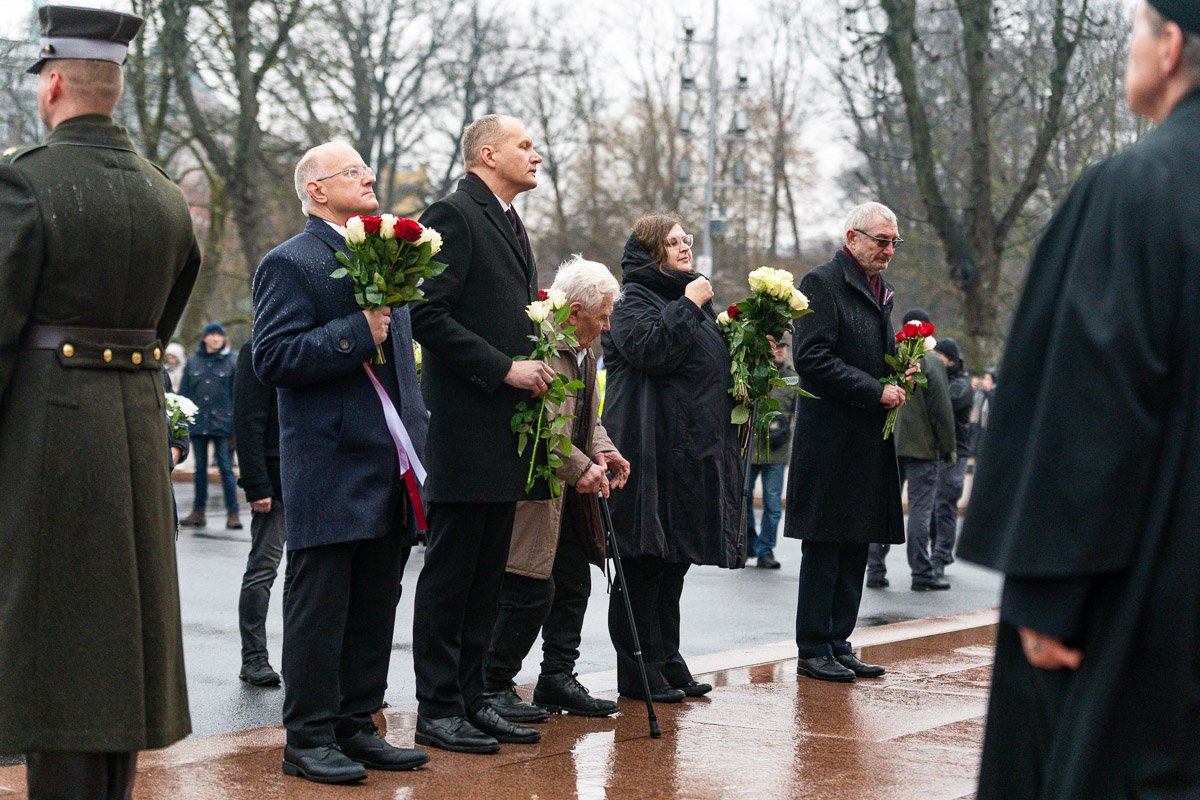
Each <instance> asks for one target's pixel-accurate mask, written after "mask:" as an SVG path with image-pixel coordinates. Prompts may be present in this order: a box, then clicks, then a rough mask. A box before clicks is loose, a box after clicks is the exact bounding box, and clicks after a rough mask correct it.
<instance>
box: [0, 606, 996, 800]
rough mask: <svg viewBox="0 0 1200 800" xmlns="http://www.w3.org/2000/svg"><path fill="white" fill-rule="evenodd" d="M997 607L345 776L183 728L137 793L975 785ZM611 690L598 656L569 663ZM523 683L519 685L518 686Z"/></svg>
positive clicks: (789, 791)
mask: <svg viewBox="0 0 1200 800" xmlns="http://www.w3.org/2000/svg"><path fill="white" fill-rule="evenodd" d="M995 618H996V615H995V612H994V611H981V612H973V613H965V614H959V615H955V616H950V617H940V618H933V619H926V620H918V621H912V622H902V623H896V624H891V625H883V626H877V627H874V628H870V629H866V630H860V631H858V632H856V634H855V642H856V644H857V645H858V649H859V654H860V656H861V657H862V658H863V659H864V660H866V661H868V662H875V663H880V664H883V665H885V666H886V667H887V668H888V673H887V675H886V676H884V677H883V678H881V679H877V680H865V679H860V680H858V681H855V682H854V683H852V684H833V683H824V682H820V681H815V680H811V679H809V678H803V677H797V676H796V674H795V659H794V657H789V656H790V655H791V654H790V653H789V652H788V648H789V647H792V645H790V644H789V643H788V642H780V643H777V644H768V645H761V646H755V647H747V648H741V649H738V650H733V651H726V652H721V653H713V654H710V655H706V656H698V657H695V658H692V659H690V662H691V666H692V671H693V672H694V673H696V676H697V678H698V679H700V680H706V681H708V682H711V683H712V684H713V685H714V686H715V687H716V688H715V689H714V690H713V692H712V694H710V695H709V696H708V697H707V698H702V699H693V700H688V701H686V702H684V703H682V704H679V705H658V706H656V712H657V714H658V718H659V721H660V724H661V725H662V729H663V735H662V737H661V738H660V739H651V738H650V736H649V733H648V730H647V725H646V711H645V705H644V704H642V703H638V702H634V701H629V700H621V701H620V706H621V710H620V713H619V714H618V715H617V716H616V717H615V718H611V719H600V720H595V719H585V718H580V717H553V718H551V719H550V720H549V721H547V722H546V723H544V724H542V725H540V726H539V727H540V728H541V730H542V732H543V738H542V741H541V742H539V743H538V744H535V745H504V746H502V748H501V751H500V753H499V754H496V755H487V756H478V755H463V754H456V753H446V752H443V751H440V750H430V751H429V752H430V756H431V761H430V763H429V764H427V765H426V766H425V767H423V768H422V769H420V770H418V771H416V772H407V773H387V772H376V771H372V772H371V773H370V776H369V778H368V779H367V781H365V782H363V783H361V784H358V785H356V786H354V787H328V786H319V785H317V784H312V783H308V782H306V781H303V780H300V779H297V778H289V777H286V776H284V775H283V774H282V772H281V769H280V761H281V751H282V745H283V731H282V729H281V728H279V727H271V728H259V729H255V730H248V731H241V732H235V733H227V734H219V735H213V736H198V737H196V736H194V737H191V738H189V739H186V740H184V741H183V742H180V743H178V744H177V745H175V746H173V747H171V748H168V749H166V750H163V751H157V752H153V753H146V754H143V756H142V758H141V761H140V764H139V766H140V769H141V772H140V774H139V777H138V784H137V789H136V791H135V792H134V797H135V798H138V800H146V799H148V798H170V800H193V799H195V800H200V799H201V798H204V799H205V800H207V799H208V798H267V799H270V798H289V800H302V798H334V797H354V798H363V799H364V800H365V799H368V798H370V799H372V800H373V799H374V798H403V799H404V800H421V799H422V798H424V799H426V800H433V799H434V798H464V799H468V800H469V799H470V798H528V800H550V799H551V798H553V799H554V800H558V799H560V798H564V799H565V798H571V799H573V800H623V799H624V798H690V799H694V800H709V799H710V798H711V799H712V800H717V799H718V798H786V799H790V798H797V799H799V798H804V800H825V799H826V798H828V799H829V800H834V798H836V799H837V800H844V799H845V798H854V799H855V800H873V798H881V799H883V798H886V800H908V799H909V798H911V799H913V800H916V799H917V798H920V799H921V800H954V799H956V798H964V799H965V798H970V797H972V793H973V792H974V787H975V779H976V771H977V768H978V761H979V749H980V745H981V741H982V733H983V714H984V711H985V704H986V698H987V691H988V685H989V680H990V674H991V664H992V658H993V647H992V642H993V638H994V635H995V634H994V623H995ZM581 677H582V679H583V681H584V682H585V683H586V684H587V685H589V686H590V687H591V688H592V689H593V691H594V693H595V694H597V695H599V696H602V697H610V698H615V696H616V695H615V674H614V673H613V672H611V671H608V672H602V673H595V674H592V675H587V676H581ZM529 689H530V687H529V686H525V687H522V689H521V691H522V694H524V695H525V696H526V698H528V696H529ZM384 713H385V719H386V736H387V739H388V740H389V741H391V742H392V743H394V744H397V745H402V746H409V747H411V746H412V742H413V728H414V726H415V722H416V718H415V714H414V711H413V709H412V708H411V707H398V708H390V709H387V710H386V711H385V712H384ZM23 788H24V786H23V768H22V767H15V766H14V767H3V768H0V797H3V798H5V800H8V798H10V797H11V798H13V800H18V799H19V798H24V797H25V794H24V793H23Z"/></svg>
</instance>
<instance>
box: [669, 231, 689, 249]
mask: <svg viewBox="0 0 1200 800" xmlns="http://www.w3.org/2000/svg"><path fill="white" fill-rule="evenodd" d="M694 241H695V237H694V236H692V235H691V234H690V233H687V234H684V236H683V238H682V239H667V247H669V248H671V249H672V250H674V249H675V248H677V247H680V246H682V247H689V248H690V247H691V246H692V242H694Z"/></svg>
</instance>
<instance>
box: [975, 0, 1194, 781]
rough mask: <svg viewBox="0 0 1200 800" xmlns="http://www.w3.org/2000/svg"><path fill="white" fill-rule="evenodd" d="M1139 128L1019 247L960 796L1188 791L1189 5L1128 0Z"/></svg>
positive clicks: (980, 482)
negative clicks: (989, 632)
mask: <svg viewBox="0 0 1200 800" xmlns="http://www.w3.org/2000/svg"><path fill="white" fill-rule="evenodd" d="M1125 97H1126V100H1127V102H1128V104H1129V107H1130V109H1132V110H1133V111H1134V112H1135V113H1136V114H1138V115H1139V116H1141V117H1145V118H1147V119H1148V120H1149V121H1150V122H1151V123H1153V127H1152V128H1151V129H1150V131H1149V132H1148V133H1146V134H1145V135H1144V136H1142V137H1141V139H1140V141H1139V142H1138V143H1137V144H1135V145H1133V146H1132V147H1130V148H1129V149H1127V150H1125V151H1124V152H1122V153H1119V154H1117V155H1115V156H1113V157H1111V158H1109V159H1106V160H1104V161H1101V162H1100V163H1098V164H1096V165H1094V166H1092V167H1091V168H1090V169H1088V170H1087V171H1085V172H1084V173H1083V175H1082V176H1081V177H1080V178H1079V181H1078V182H1077V183H1076V185H1075V187H1074V188H1073V189H1072V190H1071V192H1070V193H1069V194H1068V196H1067V198H1066V199H1065V200H1064V201H1063V204H1062V207H1061V208H1059V209H1058V211H1057V212H1056V213H1055V214H1054V216H1053V217H1052V218H1051V221H1050V224H1049V225H1048V226H1047V228H1046V230H1045V233H1044V234H1043V236H1042V239H1041V241H1040V242H1039V243H1038V245H1037V248H1036V250H1035V251H1034V255H1033V259H1032V262H1031V263H1030V266H1029V272H1028V275H1029V277H1028V280H1027V283H1026V285H1025V290H1024V294H1023V296H1022V298H1021V301H1020V303H1019V304H1018V306H1017V311H1016V315H1015V316H1014V318H1013V325H1012V333H1011V334H1010V336H1009V339H1008V344H1007V347H1006V350H1005V354H1004V365H1003V372H1004V380H1005V389H1004V391H1003V392H1000V394H999V396H998V397H997V398H995V403H994V405H993V407H992V416H991V420H990V424H989V426H988V430H987V434H986V435H985V437H984V441H983V444H982V448H981V451H982V458H981V459H979V461H978V467H977V469H976V471H975V479H974V487H973V489H972V491H971V506H970V510H969V511H968V513H967V518H966V521H965V523H964V525H963V531H962V537H961V541H960V543H959V548H958V552H959V557H961V558H962V559H964V560H967V561H972V562H975V563H977V564H982V565H984V566H987V567H990V568H992V569H995V570H999V571H1001V572H1003V573H1004V575H1005V579H1004V593H1003V599H1002V600H1001V604H1000V623H999V627H998V631H997V637H996V662H995V670H994V672H993V680H992V691H991V701H990V703H989V706H988V719H987V730H986V733H985V735H984V742H983V762H982V765H981V768H980V773H979V791H978V798H979V800H1008V799H1009V798H1011V799H1012V800H1017V798H1020V799H1021V800H1026V798H1033V799H1034V800H1085V799H1086V800H1128V799H1130V798H1139V799H1144V800H1149V799H1150V798H1159V799H1161V800H1166V799H1167V798H1171V800H1184V798H1188V799H1189V800H1190V799H1191V798H1197V797H1200V725H1198V724H1197V712H1198V711H1200V569H1197V565H1198V564H1200V316H1198V315H1197V314H1196V308H1197V305H1198V304H1200V229H1198V228H1197V225H1196V222H1197V220H1200V194H1198V193H1197V192H1196V191H1195V188H1194V187H1195V186H1196V185H1197V184H1198V183H1200V3H1197V2H1195V0H1150V2H1146V0H1142V2H1139V3H1138V4H1137V7H1136V10H1135V11H1134V17H1133V33H1132V36H1130V38H1129V52H1128V57H1127V60H1126V65H1125Z"/></svg>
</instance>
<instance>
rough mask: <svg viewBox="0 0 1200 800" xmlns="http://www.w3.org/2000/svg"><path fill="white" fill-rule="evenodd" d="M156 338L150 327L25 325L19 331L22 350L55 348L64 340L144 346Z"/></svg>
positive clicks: (156, 332) (156, 333) (64, 341)
mask: <svg viewBox="0 0 1200 800" xmlns="http://www.w3.org/2000/svg"><path fill="white" fill-rule="evenodd" d="M157 339H158V331H156V330H154V329H152V328H73V327H65V326H61V325H27V326H25V330H24V331H23V332H22V333H21V348H22V349H24V350H57V349H58V348H59V347H60V346H62V345H63V344H64V343H66V342H76V343H78V342H79V341H80V340H83V341H86V342H92V343H103V344H113V345H128V346H130V347H145V346H146V345H149V344H152V343H153V342H154V341H155V340H157Z"/></svg>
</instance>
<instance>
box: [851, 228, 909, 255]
mask: <svg viewBox="0 0 1200 800" xmlns="http://www.w3.org/2000/svg"><path fill="white" fill-rule="evenodd" d="M854 232H855V233H861V234H862V235H863V236H865V237H867V238H868V239H874V240H875V244H877V245H879V246H880V247H882V248H885V249H886V248H887V246H888V245H889V244H890V245H891V246H892V247H894V248H896V249H897V250H899V249H900V245H902V244H904V240H903V239H901V238H900V237H899V236H897V237H896V238H895V239H881V238H879V237H878V236H872V235H871V234H869V233H867V232H866V231H860V230H859V229H858V228H855V229H854Z"/></svg>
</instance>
